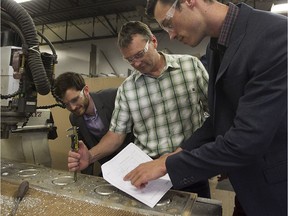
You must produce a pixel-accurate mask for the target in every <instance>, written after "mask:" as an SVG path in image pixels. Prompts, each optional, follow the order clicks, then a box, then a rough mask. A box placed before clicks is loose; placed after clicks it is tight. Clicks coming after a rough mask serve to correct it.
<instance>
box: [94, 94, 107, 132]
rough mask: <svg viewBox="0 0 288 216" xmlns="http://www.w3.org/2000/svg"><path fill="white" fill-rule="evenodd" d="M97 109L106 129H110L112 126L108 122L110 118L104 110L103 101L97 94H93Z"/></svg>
mask: <svg viewBox="0 0 288 216" xmlns="http://www.w3.org/2000/svg"><path fill="white" fill-rule="evenodd" d="M91 96H92V98H93V101H94V104H95V107H96V109H97V112H98V115H99V117H100V119H101V121H102V123H103V124H104V128H108V127H109V125H110V122H108V119H109V118H108V116H106V112H105V108H104V104H103V103H102V101H101V100H100V99H99V98H98V96H97V94H91Z"/></svg>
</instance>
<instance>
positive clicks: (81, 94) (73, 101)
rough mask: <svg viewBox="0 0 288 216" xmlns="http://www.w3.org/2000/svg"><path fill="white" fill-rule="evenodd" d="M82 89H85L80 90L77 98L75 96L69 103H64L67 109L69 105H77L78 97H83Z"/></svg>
mask: <svg viewBox="0 0 288 216" xmlns="http://www.w3.org/2000/svg"><path fill="white" fill-rule="evenodd" d="M84 88H85V87H83V88H82V90H81V91H80V93H79V95H78V96H76V97H74V98H72V99H71V100H70V101H68V102H66V103H64V105H65V106H66V107H68V106H70V105H76V104H77V103H78V101H79V99H80V97H83V95H84V93H83V91H84Z"/></svg>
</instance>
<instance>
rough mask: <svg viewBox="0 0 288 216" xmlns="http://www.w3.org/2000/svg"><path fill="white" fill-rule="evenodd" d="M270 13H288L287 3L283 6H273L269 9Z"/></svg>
mask: <svg viewBox="0 0 288 216" xmlns="http://www.w3.org/2000/svg"><path fill="white" fill-rule="evenodd" d="M271 12H272V13H279V14H287V12H288V3H283V4H273V5H272V7H271Z"/></svg>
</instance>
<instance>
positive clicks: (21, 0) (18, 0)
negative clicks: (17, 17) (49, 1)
mask: <svg viewBox="0 0 288 216" xmlns="http://www.w3.org/2000/svg"><path fill="white" fill-rule="evenodd" d="M14 1H16V2H17V3H23V2H27V1H31V0H14Z"/></svg>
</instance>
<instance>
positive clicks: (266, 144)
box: [166, 4, 287, 216]
mask: <svg viewBox="0 0 288 216" xmlns="http://www.w3.org/2000/svg"><path fill="white" fill-rule="evenodd" d="M238 6H239V7H240V12H239V16H238V18H237V20H236V25H235V27H234V29H233V32H232V35H231V40H230V44H229V46H228V48H227V50H226V52H225V54H224V56H223V59H222V62H221V65H220V68H219V71H218V69H215V68H218V67H216V64H217V62H215V61H216V60H215V58H214V57H215V56H214V55H215V52H214V51H213V50H211V49H210V47H208V49H207V58H208V72H209V88H208V89H209V90H208V91H209V97H208V98H209V111H210V117H209V118H208V119H207V121H205V123H204V125H203V126H202V127H201V128H200V129H198V130H197V131H196V132H195V133H194V134H193V135H192V136H191V137H190V138H189V139H188V140H187V141H185V142H184V143H182V145H181V147H182V148H183V149H184V151H183V152H181V153H178V154H175V155H172V156H170V157H168V158H167V161H166V167H167V172H168V173H169V176H170V178H171V180H172V183H173V186H174V187H175V188H182V187H186V186H187V185H190V184H193V183H195V182H197V181H199V180H203V179H207V178H210V177H213V176H215V175H218V174H220V173H227V174H228V176H229V179H230V181H231V184H232V185H233V188H234V190H235V192H236V194H237V197H238V199H239V201H240V203H241V205H242V207H243V209H244V210H245V212H246V214H247V215H251V216H257V215H259V216H264V215H269V216H270V215H271V216H273V215H277V216H280V215H285V216H286V215H287V214H286V213H287V212H286V209H287V18H286V17H284V16H279V15H275V14H272V13H269V12H264V11H257V10H254V9H252V8H251V7H249V6H247V5H245V4H240V5H238Z"/></svg>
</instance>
